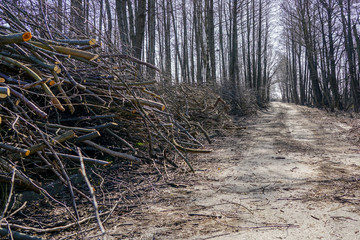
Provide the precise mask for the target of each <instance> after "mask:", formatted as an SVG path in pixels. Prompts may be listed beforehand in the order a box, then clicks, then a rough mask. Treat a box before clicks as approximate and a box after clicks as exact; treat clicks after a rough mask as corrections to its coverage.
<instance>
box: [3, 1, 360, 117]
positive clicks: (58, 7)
mask: <svg viewBox="0 0 360 240" xmlns="http://www.w3.org/2000/svg"><path fill="white" fill-rule="evenodd" d="M4 2H5V3H7V4H11V5H14V6H16V7H18V8H19V9H28V13H29V14H30V13H34V14H38V15H42V16H44V17H43V21H44V22H43V23H39V24H40V26H42V25H43V26H48V27H50V28H53V29H54V30H56V32H57V36H56V35H55V36H46V37H49V38H63V37H64V36H67V37H77V38H82V37H88V36H91V37H96V38H97V39H98V42H101V43H102V44H103V48H102V49H103V50H102V51H104V52H105V53H109V51H111V49H113V48H114V47H115V48H117V49H119V50H120V52H122V53H123V54H125V55H130V56H133V57H135V58H138V59H140V60H143V61H146V62H148V63H151V64H154V65H156V66H158V67H159V68H160V69H161V70H162V73H161V74H160V75H155V72H154V71H153V70H151V69H143V73H144V74H147V75H148V76H150V77H151V78H156V80H157V81H159V82H161V83H163V84H164V85H169V84H179V83H188V84H196V85H202V84H206V85H211V86H214V87H218V88H220V89H221V90H222V93H223V96H224V97H225V98H226V99H229V100H230V99H233V100H237V101H238V102H241V99H242V98H244V97H248V98H249V96H252V97H253V100H254V101H255V99H256V103H257V104H259V105H260V106H261V105H263V104H264V103H266V102H268V101H269V100H270V97H271V96H270V95H271V92H270V89H271V84H278V89H280V92H281V96H282V99H283V101H288V102H294V103H296V104H307V105H314V106H317V107H326V108H329V109H331V110H334V109H335V108H337V109H340V110H341V109H345V110H349V109H350V110H355V111H357V112H358V111H360V90H359V78H360V76H359V69H360V52H359V49H360V47H359V45H360V39H359V34H358V31H359V30H358V29H357V28H358V26H359V17H358V16H359V14H358V13H359V9H360V7H359V4H357V1H354V0H296V1H270V0H240V1H239V0H236V1H225V0H215V1H214V0H204V1H191V0H39V1H27V0H7V1H4ZM279 13H280V14H279ZM279 22H280V23H281V27H282V33H281V36H278V33H276V32H275V31H274V28H279V26H274V24H278V23H279ZM31 24H32V23H29V27H30V28H31ZM36 27H38V26H36ZM276 37H277V38H276ZM279 39H280V41H279ZM276 40H277V41H276ZM274 49H276V50H274ZM273 89H275V88H273Z"/></svg>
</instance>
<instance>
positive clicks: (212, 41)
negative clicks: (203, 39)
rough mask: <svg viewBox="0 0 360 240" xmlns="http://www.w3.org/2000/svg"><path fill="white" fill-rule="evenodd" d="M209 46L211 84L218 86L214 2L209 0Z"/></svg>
mask: <svg viewBox="0 0 360 240" xmlns="http://www.w3.org/2000/svg"><path fill="white" fill-rule="evenodd" d="M208 1H209V5H208V9H207V10H208V11H207V15H208V44H209V47H208V49H209V55H210V63H211V77H210V82H211V84H213V85H214V84H216V60H215V34H214V29H215V26H214V0H208Z"/></svg>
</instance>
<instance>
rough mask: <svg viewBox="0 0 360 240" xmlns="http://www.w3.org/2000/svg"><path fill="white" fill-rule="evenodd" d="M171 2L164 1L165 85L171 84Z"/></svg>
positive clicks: (168, 0)
mask: <svg viewBox="0 0 360 240" xmlns="http://www.w3.org/2000/svg"><path fill="white" fill-rule="evenodd" d="M170 11H171V8H170V0H163V12H164V13H163V14H164V35H165V36H164V38H165V84H171V45H170V44H171V42H170Z"/></svg>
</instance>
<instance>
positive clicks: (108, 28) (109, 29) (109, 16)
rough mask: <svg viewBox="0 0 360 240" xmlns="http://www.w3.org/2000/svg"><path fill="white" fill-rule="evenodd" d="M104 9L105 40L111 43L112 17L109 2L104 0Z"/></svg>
mask: <svg viewBox="0 0 360 240" xmlns="http://www.w3.org/2000/svg"><path fill="white" fill-rule="evenodd" d="M105 9H106V16H107V25H108V27H107V33H106V37H107V40H108V41H109V43H111V42H112V41H111V37H112V28H113V26H112V17H111V15H112V14H111V8H110V2H109V0H105Z"/></svg>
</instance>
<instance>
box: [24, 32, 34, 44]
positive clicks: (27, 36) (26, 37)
mask: <svg viewBox="0 0 360 240" xmlns="http://www.w3.org/2000/svg"><path fill="white" fill-rule="evenodd" d="M31 38H32V35H31V32H25V33H24V34H23V35H22V39H23V40H24V42H27V41H29V40H30V39H31Z"/></svg>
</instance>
